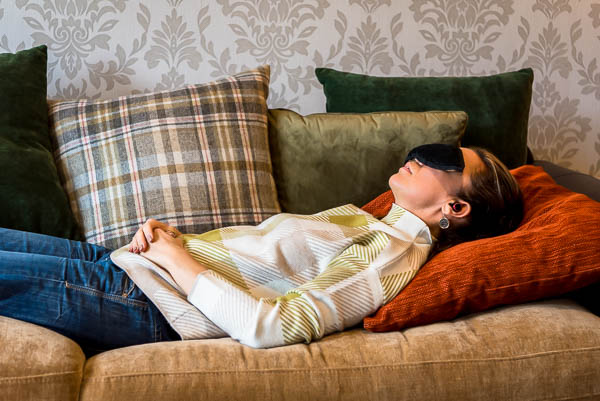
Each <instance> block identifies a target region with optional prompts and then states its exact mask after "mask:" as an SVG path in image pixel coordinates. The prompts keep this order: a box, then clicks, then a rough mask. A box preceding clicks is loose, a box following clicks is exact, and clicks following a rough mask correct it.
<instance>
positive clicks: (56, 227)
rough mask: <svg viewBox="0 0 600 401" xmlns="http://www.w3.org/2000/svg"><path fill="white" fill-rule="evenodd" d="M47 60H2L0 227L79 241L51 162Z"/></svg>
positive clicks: (26, 53)
mask: <svg viewBox="0 0 600 401" xmlns="http://www.w3.org/2000/svg"><path fill="white" fill-rule="evenodd" d="M46 57H47V48H46V46H39V47H35V48H33V49H29V50H23V51H20V52H17V53H15V54H11V53H4V54H0V210H1V211H2V213H0V227H6V228H12V229H16V230H22V231H31V232H36V233H41V234H49V235H54V236H58V237H64V238H71V239H81V235H80V232H79V228H78V226H77V223H76V222H75V218H74V216H73V214H72V212H71V209H70V207H69V202H68V200H67V196H66V194H65V192H64V191H63V189H62V187H61V185H60V181H59V178H58V173H57V170H56V166H55V165H54V159H53V157H52V149H51V143H50V137H49V135H48V108H47V104H46Z"/></svg>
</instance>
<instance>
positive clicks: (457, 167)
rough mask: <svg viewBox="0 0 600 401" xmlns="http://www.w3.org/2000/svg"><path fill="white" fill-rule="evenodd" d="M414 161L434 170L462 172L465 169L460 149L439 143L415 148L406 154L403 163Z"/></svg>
mask: <svg viewBox="0 0 600 401" xmlns="http://www.w3.org/2000/svg"><path fill="white" fill-rule="evenodd" d="M414 159H417V160H418V161H420V162H421V163H423V164H424V165H426V166H429V167H431V168H434V169H436V170H443V171H460V172H462V171H463V170H464V168H465V159H464V158H463V154H462V151H461V150H460V148H459V147H457V146H452V145H444V144H441V143H432V144H428V145H421V146H417V147H416V148H414V149H413V150H411V151H410V152H408V156H406V160H405V161H404V163H405V164H406V162H407V161H410V160H414Z"/></svg>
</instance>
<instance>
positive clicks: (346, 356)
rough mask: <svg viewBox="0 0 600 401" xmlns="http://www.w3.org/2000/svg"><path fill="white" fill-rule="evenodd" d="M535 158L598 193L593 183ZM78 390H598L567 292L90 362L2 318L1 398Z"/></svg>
mask: <svg viewBox="0 0 600 401" xmlns="http://www.w3.org/2000/svg"><path fill="white" fill-rule="evenodd" d="M542 165H543V167H544V168H545V169H546V171H548V172H549V173H550V174H551V175H553V176H554V177H555V178H556V179H557V182H558V183H561V184H563V185H566V186H569V185H570V184H571V183H573V182H575V184H577V182H576V181H579V183H578V184H577V185H575V188H573V189H574V190H577V189H581V188H584V189H585V191H586V192H587V193H588V194H590V196H592V197H596V199H598V198H597V196H598V193H599V192H600V181H598V180H595V179H593V178H591V177H589V176H585V175H583V174H578V173H574V172H571V171H569V170H567V169H563V168H559V167H557V166H554V165H552V164H550V163H542ZM582 179H583V182H582ZM578 185H579V186H578ZM582 192H583V191H582ZM77 399H80V400H103V401H109V400H237V399H239V400H363V401H364V400H415V399H418V400H575V399H576V400H593V399H600V317H599V316H597V315H595V314H594V313H592V312H591V311H590V310H588V309H586V308H585V307H583V306H582V305H580V304H578V303H577V302H575V301H574V300H572V299H570V298H568V297H566V298H562V299H552V300H544V301H540V302H534V303H529V304H525V305H517V306H510V307H502V308H498V309H495V310H491V311H487V312H484V313H479V314H473V315H469V316H464V317H461V318H459V319H456V320H454V321H451V322H440V323H436V324H431V325H427V326H422V327H415V328H410V329H406V330H403V331H400V332H390V333H370V332H367V331H365V330H364V329H362V328H361V327H357V328H354V329H352V330H348V331H345V332H342V333H339V334H335V335H331V336H328V337H325V338H324V339H322V340H321V341H317V342H315V343H312V344H310V345H306V344H299V345H292V346H286V347H279V348H273V349H252V348H249V347H246V346H243V345H240V344H239V343H237V342H235V341H233V340H231V339H228V338H225V339H215V340H198V341H185V342H184V341H180V342H169V343H156V344H146V345H140V346H134V347H127V348H122V349H117V350H113V351H109V352H104V353H101V354H98V355H96V356H94V357H91V358H89V359H86V358H85V356H84V354H83V352H82V350H81V348H80V347H79V345H77V344H76V343H75V342H73V341H71V340H69V339H68V338H66V337H63V336H61V335H59V334H56V333H54V332H52V331H50V330H47V329H44V328H41V327H38V326H35V325H32V324H29V323H24V322H20V321H17V320H13V319H9V318H4V317H0V400H11V401H12V400H63V401H66V400H77Z"/></svg>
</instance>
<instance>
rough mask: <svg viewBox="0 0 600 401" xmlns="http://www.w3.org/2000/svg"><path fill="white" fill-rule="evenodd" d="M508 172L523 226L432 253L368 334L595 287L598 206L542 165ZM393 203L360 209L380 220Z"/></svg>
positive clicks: (384, 199) (384, 198)
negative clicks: (516, 190) (519, 198)
mask: <svg viewBox="0 0 600 401" xmlns="http://www.w3.org/2000/svg"><path fill="white" fill-rule="evenodd" d="M512 173H513V175H514V176H515V178H516V179H517V181H518V182H519V185H520V187H521V190H522V191H523V198H524V199H523V200H524V206H525V210H524V212H525V213H524V217H523V221H522V222H521V224H520V226H519V227H518V228H517V229H516V230H515V231H513V232H511V233H508V234H506V235H502V236H498V237H493V238H486V239H482V240H477V241H471V242H465V243H462V244H459V245H456V246H454V247H452V248H450V249H448V250H445V251H443V252H441V253H439V254H437V255H436V256H434V257H433V258H432V259H431V260H429V261H428V262H427V263H426V264H425V265H423V267H422V268H421V270H420V271H419V273H418V274H417V275H416V276H415V278H414V279H413V280H412V281H411V282H410V284H408V285H407V286H406V288H405V289H404V290H402V292H400V294H398V295H397V296H396V298H394V299H393V300H392V301H391V302H390V303H388V304H387V305H385V306H383V307H382V308H380V309H379V310H378V311H377V313H375V315H373V316H370V317H367V318H365V319H364V326H365V328H367V329H368V330H372V331H388V330H398V329H402V328H407V327H412V326H417V325H422V324H428V323H433V322H437V321H440V320H449V319H453V318H455V317H456V316H459V315H463V314H467V313H472V312H479V311H484V310H487V309H490V308H493V307H495V306H499V305H507V304H518V303H523V302H528V301H534V300H538V299H542V298H548V297H555V296H560V295H563V294H566V293H567V292H570V291H574V290H577V289H580V288H583V287H585V286H588V285H591V284H594V283H598V282H600V202H596V201H594V200H592V199H590V198H588V197H587V196H585V195H583V194H578V193H575V192H572V191H570V190H568V189H567V188H564V187H562V186H560V185H557V184H556V183H555V182H554V181H553V180H552V178H551V177H550V176H549V175H548V174H547V173H546V172H545V171H544V170H543V169H542V168H541V167H537V166H530V165H528V166H522V167H519V168H517V169H514V170H512ZM392 202H393V195H392V194H391V193H389V192H388V193H384V194H382V195H381V196H380V197H379V198H378V199H375V200H374V201H373V202H371V203H369V204H367V205H365V206H364V207H363V208H364V209H365V210H367V211H368V212H370V213H374V214H375V215H381V214H382V213H386V210H387V209H388V208H389V207H390V206H391V203H392ZM596 299H597V298H596Z"/></svg>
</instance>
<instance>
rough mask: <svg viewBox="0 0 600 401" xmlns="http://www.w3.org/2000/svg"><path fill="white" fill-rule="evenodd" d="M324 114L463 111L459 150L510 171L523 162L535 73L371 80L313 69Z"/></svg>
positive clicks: (524, 71)
mask: <svg viewBox="0 0 600 401" xmlns="http://www.w3.org/2000/svg"><path fill="white" fill-rule="evenodd" d="M315 73H316V75H317V78H318V80H319V82H321V84H323V89H324V91H325V96H326V98H327V111H328V112H355V113H364V112H373V111H388V110H399V111H428V110H463V111H465V112H466V113H467V114H468V115H469V125H468V127H467V130H466V132H465V137H464V138H463V141H462V145H463V146H479V147H483V148H486V149H488V150H490V151H491V152H492V153H494V154H495V155H496V156H498V157H499V158H500V160H502V161H503V162H504V164H506V165H507V166H508V167H509V168H515V167H518V166H520V165H522V164H524V163H525V162H526V160H527V124H528V119H529V108H530V105H531V86H532V84H533V70H532V69H530V68H526V69H522V70H519V71H515V72H507V73H503V74H497V75H491V76H482V77H419V78H412V77H373V76H368V75H361V74H354V73H348V72H342V71H336V70H333V69H330V68H317V69H315Z"/></svg>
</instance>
